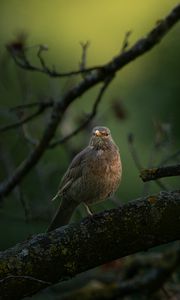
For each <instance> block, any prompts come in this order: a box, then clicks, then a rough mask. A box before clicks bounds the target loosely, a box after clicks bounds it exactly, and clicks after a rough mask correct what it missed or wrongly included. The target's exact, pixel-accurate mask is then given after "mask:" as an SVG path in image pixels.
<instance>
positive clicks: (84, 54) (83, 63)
mask: <svg viewBox="0 0 180 300" xmlns="http://www.w3.org/2000/svg"><path fill="white" fill-rule="evenodd" d="M80 45H81V47H82V57H81V62H80V64H79V68H80V70H84V69H85V68H86V60H87V50H88V47H89V46H90V42H89V41H87V42H86V43H82V42H81V43H80Z"/></svg>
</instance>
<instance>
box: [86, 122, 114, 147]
mask: <svg viewBox="0 0 180 300" xmlns="http://www.w3.org/2000/svg"><path fill="white" fill-rule="evenodd" d="M89 144H90V146H93V147H95V148H98V149H99V148H100V149H101V148H104V147H109V146H110V145H111V144H114V142H113V139H112V137H111V132H110V130H109V128H107V127H103V126H97V127H94V128H93V130H92V136H91V139H90V143H89Z"/></svg>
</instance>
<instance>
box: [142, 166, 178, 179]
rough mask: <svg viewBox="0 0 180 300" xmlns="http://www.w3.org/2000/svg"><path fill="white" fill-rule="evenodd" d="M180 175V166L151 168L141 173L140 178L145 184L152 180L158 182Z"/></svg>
mask: <svg viewBox="0 0 180 300" xmlns="http://www.w3.org/2000/svg"><path fill="white" fill-rule="evenodd" d="M179 175H180V164H178V165H172V166H166V167H161V168H151V169H145V170H142V171H141V174H140V177H141V178H142V180H143V181H144V182H146V181H150V180H156V179H158V178H162V177H171V176H179Z"/></svg>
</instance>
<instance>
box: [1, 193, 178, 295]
mask: <svg viewBox="0 0 180 300" xmlns="http://www.w3.org/2000/svg"><path fill="white" fill-rule="evenodd" d="M179 215H180V190H179V191H172V192H160V193H159V194H156V195H153V196H148V197H144V198H141V199H137V200H134V201H131V202H130V203H128V204H127V205H124V206H122V207H120V208H117V209H112V210H109V211H104V212H101V213H99V214H95V215H94V216H93V217H89V218H85V219H83V220H82V221H81V222H80V223H74V224H70V225H67V226H64V227H61V228H59V229H56V230H55V231H52V232H50V233H48V234H38V235H36V236H34V237H33V238H32V239H30V240H27V241H24V242H23V243H20V244H18V245H16V246H15V247H13V248H11V249H8V250H6V251H4V252H1V253H0V279H1V281H0V290H1V294H2V299H3V300H4V299H14V300H15V299H21V298H22V297H23V296H25V295H26V296H27V295H32V294H33V293H35V292H37V291H39V290H40V289H43V288H44V287H45V284H44V283H50V282H51V283H56V282H58V281H62V280H65V279H68V278H71V277H73V276H75V275H76V274H79V273H81V272H83V271H86V270H89V269H91V268H94V267H96V266H99V265H101V264H103V263H106V262H108V261H111V260H114V259H116V258H120V257H123V256H127V255H130V254H132V253H135V252H139V251H145V250H147V249H149V248H151V247H154V246H157V245H161V244H164V243H168V242H171V241H175V240H178V239H179V238H180V218H179ZM95 227H96V230H94V228H95ZM97 241H99V242H98V243H97ZM9 276H11V277H12V276H13V277H14V278H11V280H6V278H8V277H9ZM16 276H18V288H17V284H16V282H17V280H16ZM21 276H22V277H24V278H25V279H26V276H28V277H29V278H34V280H28V279H27V280H24V279H23V280H21V279H20V277H21ZM41 281H42V282H43V284H41Z"/></svg>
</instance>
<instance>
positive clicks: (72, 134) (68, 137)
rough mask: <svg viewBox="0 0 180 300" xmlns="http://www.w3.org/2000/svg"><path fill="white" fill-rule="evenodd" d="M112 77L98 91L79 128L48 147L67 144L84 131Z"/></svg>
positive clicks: (95, 112)
mask: <svg viewBox="0 0 180 300" xmlns="http://www.w3.org/2000/svg"><path fill="white" fill-rule="evenodd" d="M112 79H113V77H111V78H110V79H108V80H106V81H105V82H104V84H103V86H102V88H101V89H100V92H99V94H98V96H97V98H96V100H95V102H94V105H93V108H92V111H91V113H90V114H89V116H88V118H87V119H86V120H85V121H84V122H83V123H82V124H80V126H79V127H77V128H76V129H75V130H73V131H72V132H71V133H70V134H68V135H66V136H65V137H62V138H61V139H58V140H56V141H55V142H53V143H51V144H50V145H49V147H50V148H54V147H56V146H57V145H60V144H63V143H65V142H67V141H68V140H69V139H70V138H72V137H73V136H75V135H76V134H77V133H79V132H80V131H81V130H83V129H85V128H86V126H87V125H88V124H89V123H90V122H91V121H92V119H93V118H94V117H95V116H96V114H97V110H98V105H99V103H100V101H101V99H102V96H103V95H104V93H105V91H106V89H107V87H108V86H109V84H110V82H111V81H112Z"/></svg>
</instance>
